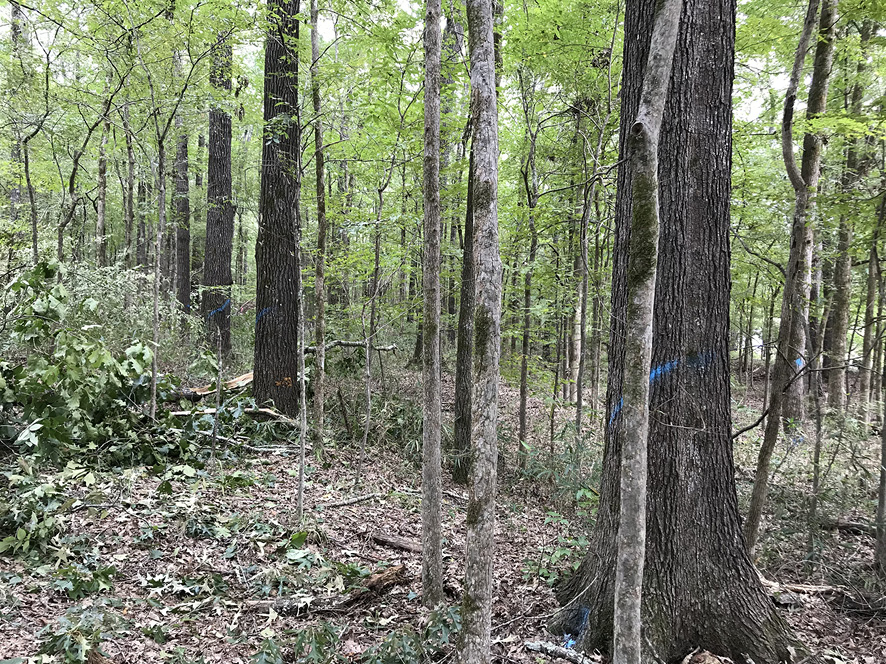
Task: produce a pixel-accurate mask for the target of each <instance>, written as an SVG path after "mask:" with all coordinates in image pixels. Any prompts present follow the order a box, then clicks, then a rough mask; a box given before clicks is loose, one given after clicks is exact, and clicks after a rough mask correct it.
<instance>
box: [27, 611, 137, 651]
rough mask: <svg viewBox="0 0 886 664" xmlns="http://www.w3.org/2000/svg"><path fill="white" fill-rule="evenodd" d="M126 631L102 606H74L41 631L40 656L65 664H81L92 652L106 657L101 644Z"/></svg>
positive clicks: (116, 618) (115, 617) (118, 620)
mask: <svg viewBox="0 0 886 664" xmlns="http://www.w3.org/2000/svg"><path fill="white" fill-rule="evenodd" d="M123 632H125V628H124V625H123V624H122V622H121V621H120V619H119V618H118V617H117V616H115V615H114V614H112V613H110V612H108V611H105V610H104V606H103V605H102V604H96V605H93V606H90V607H87V608H84V607H80V606H75V607H73V608H71V609H68V611H67V612H65V615H63V616H61V617H60V618H58V619H57V620H56V621H55V622H54V623H51V624H49V625H47V626H46V627H44V628H43V629H42V630H41V631H40V633H39V637H40V642H41V645H40V653H41V654H45V655H53V656H55V657H58V658H60V661H62V662H64V663H65V664H82V663H83V662H86V661H87V658H88V656H89V653H90V652H92V651H95V652H97V653H99V654H104V653H102V651H101V649H100V644H101V643H102V642H103V641H106V640H107V639H108V638H111V637H113V636H117V635H120V634H122V633H123ZM56 661H59V660H56Z"/></svg>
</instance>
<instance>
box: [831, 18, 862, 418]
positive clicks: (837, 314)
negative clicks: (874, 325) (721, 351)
mask: <svg viewBox="0 0 886 664" xmlns="http://www.w3.org/2000/svg"><path fill="white" fill-rule="evenodd" d="M870 36H871V26H870V22H869V21H866V22H865V23H864V25H863V27H862V30H861V48H862V51H864V50H865V49H866V46H867V42H868V40H869V39H870ZM865 65H866V61H865V57H864V55H863V56H862V57H860V58H859V59H858V62H857V64H856V69H855V81H854V82H853V85H852V95H851V100H850V104H849V106H850V107H849V112H850V113H852V114H853V115H855V116H858V115H861V112H862V99H863V91H864V88H863V87H862V77H863V76H864V71H865V68H866V67H865ZM863 141H864V139H863V138H854V139H850V142H849V149H848V151H847V153H846V170H845V171H844V173H843V182H842V189H843V193H844V194H846V195H848V194H851V192H852V190H853V189H854V188H855V186H856V183H857V182H858V180H859V179H860V178H861V177H862V173H861V172H860V171H861V170H862V168H860V165H861V163H862V159H861V154H860V151H861V148H862V147H863ZM852 220H853V218H852V216H851V215H848V214H841V215H840V228H839V231H838V240H837V261H836V264H835V265H834V304H833V308H832V309H831V311H832V316H831V320H830V322H829V324H828V327H829V328H831V327H832V338H833V341H834V343H833V346H832V347H831V349H830V350H831V354H830V358H829V359H830V363H831V368H830V369H829V370H828V372H827V373H828V376H827V378H828V405H829V406H830V407H831V408H836V409H838V410H842V409H843V408H845V406H846V391H845V389H844V383H845V377H846V368H845V365H844V358H845V355H846V333H847V328H848V325H849V301H850V299H851V296H852V257H851V255H850V253H849V250H850V248H851V245H852V232H853V228H852V226H853V224H852ZM867 313H868V308H866V309H865V332H867V330H868V328H867ZM871 313H873V312H871ZM869 343H870V342H869V341H868V340H867V334H865V353H864V356H865V357H868V358H869V357H870V351H871V349H872V346H869V345H868V344H869ZM869 367H870V364H868V372H867V375H863V376H859V379H860V380H859V385H860V386H861V389H860V390H859V392H860V395H861V399H862V407H863V409H864V417H865V419H867V403H868V386H869V385H870V368H869Z"/></svg>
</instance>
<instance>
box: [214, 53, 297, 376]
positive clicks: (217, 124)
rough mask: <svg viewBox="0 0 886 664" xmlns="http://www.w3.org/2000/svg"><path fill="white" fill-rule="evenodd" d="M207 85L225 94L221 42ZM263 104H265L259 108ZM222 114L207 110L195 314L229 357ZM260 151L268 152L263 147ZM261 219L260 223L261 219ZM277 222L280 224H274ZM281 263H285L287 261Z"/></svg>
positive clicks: (226, 128) (227, 168) (227, 170)
mask: <svg viewBox="0 0 886 664" xmlns="http://www.w3.org/2000/svg"><path fill="white" fill-rule="evenodd" d="M210 81H211V82H212V86H213V87H214V88H215V89H216V90H218V91H219V92H220V93H221V94H226V93H227V92H229V91H230V89H231V46H230V45H229V44H226V43H224V41H223V40H222V38H221V37H219V41H218V42H217V43H216V46H215V52H214V53H213V56H212V70H211V72H210ZM267 103H268V102H267V101H266V102H265V104H267ZM223 109H224V107H223V106H222V105H221V104H219V105H216V106H213V107H212V108H210V110H209V146H208V150H209V165H208V167H207V172H206V241H205V252H204V256H203V284H204V286H205V290H204V291H203V297H202V298H201V305H202V306H201V309H202V310H201V314H202V315H203V318H204V319H205V320H206V322H207V325H206V331H207V333H208V335H209V339H210V341H211V342H212V347H213V348H215V347H217V346H218V339H216V335H220V336H221V349H222V353H229V352H230V350H231V304H232V303H231V285H232V283H233V278H232V276H231V254H232V253H233V247H234V202H233V200H232V195H231V187H232V176H231V116H230V115H228V114H227V113H226V112H225V111H224V110H223ZM264 149H269V148H268V147H267V146H265V148H264ZM279 177H282V178H285V177H286V175H285V174H283V175H280V176H279ZM263 181H264V178H263ZM263 191H264V189H263ZM262 220H264V214H263V215H262ZM278 223H285V222H283V221H279V220H278ZM271 251H272V250H271ZM285 262H287V263H288V262H289V261H288V259H286V261H285ZM293 269H294V266H293ZM293 276H294V275H293ZM293 376H294V374H293Z"/></svg>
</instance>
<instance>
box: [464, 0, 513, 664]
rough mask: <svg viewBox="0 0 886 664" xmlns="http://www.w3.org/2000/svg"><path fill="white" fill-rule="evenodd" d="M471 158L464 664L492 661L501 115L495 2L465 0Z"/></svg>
mask: <svg viewBox="0 0 886 664" xmlns="http://www.w3.org/2000/svg"><path fill="white" fill-rule="evenodd" d="M467 14H468V34H469V48H470V61H471V114H472V117H473V128H474V139H473V142H472V153H473V156H474V174H473V179H474V182H473V191H472V198H473V201H472V203H473V215H474V219H473V221H474V268H475V272H474V285H475V301H474V350H475V352H476V357H475V358H474V359H475V362H474V372H473V376H474V381H473V382H474V394H473V397H472V401H471V421H472V425H473V426H472V430H471V434H472V435H471V443H472V445H471V459H472V463H471V471H470V483H469V489H468V506H467V514H468V516H467V519H466V526H467V537H466V541H465V584H464V597H463V599H462V606H461V618H462V632H461V637H460V640H459V644H458V648H457V650H456V658H457V661H458V662H459V663H460V664H487V663H488V662H491V655H490V645H491V629H492V579H493V574H492V561H493V554H494V548H495V491H496V475H497V468H496V467H497V461H498V379H499V376H498V370H499V357H500V352H501V283H502V268H501V258H500V257H499V249H498V110H497V108H496V96H497V95H496V89H495V84H496V67H495V54H494V46H493V19H492V3H491V2H490V0H467Z"/></svg>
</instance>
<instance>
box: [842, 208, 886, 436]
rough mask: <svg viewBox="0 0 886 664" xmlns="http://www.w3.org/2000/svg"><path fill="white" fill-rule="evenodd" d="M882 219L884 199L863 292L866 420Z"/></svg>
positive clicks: (860, 380) (861, 391) (874, 341)
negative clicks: (865, 289) (878, 246)
mask: <svg viewBox="0 0 886 664" xmlns="http://www.w3.org/2000/svg"><path fill="white" fill-rule="evenodd" d="M884 219H886V201H884V202H881V203H880V210H879V215H878V218H877V225H876V226H875V227H874V235H873V237H872V238H871V246H870V250H869V251H868V274H867V291H866V293H865V309H864V341H863V342H862V355H861V369H860V371H859V372H858V392H859V397H860V398H861V400H862V408H863V416H864V419H865V421H868V419H869V412H870V409H869V408H868V403H869V400H870V393H871V391H872V390H871V388H872V387H873V385H874V384H875V381H876V377H875V376H874V375H873V372H872V368H873V367H874V363H873V357H872V356H873V355H874V348H875V347H876V348H877V349H879V348H880V345H879V344H878V343H877V339H876V333H877V329H876V328H877V321H878V320H879V315H878V313H877V310H876V308H875V307H879V306H882V299H880V298H878V297H877V295H878V290H879V285H880V283H879V282H880V274H879V272H880V269H879V265H880V264H879V257H878V255H877V243H878V240H879V235H880V227H881V226H882V224H883V221H884ZM878 301H879V303H878ZM847 309H848V303H847ZM847 316H848V311H847Z"/></svg>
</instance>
